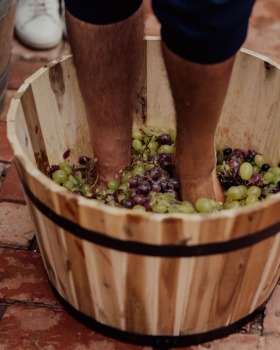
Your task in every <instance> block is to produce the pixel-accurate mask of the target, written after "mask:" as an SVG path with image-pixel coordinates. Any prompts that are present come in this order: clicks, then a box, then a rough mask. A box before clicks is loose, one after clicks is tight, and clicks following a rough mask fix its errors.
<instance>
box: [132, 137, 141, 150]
mask: <svg viewBox="0 0 280 350" xmlns="http://www.w3.org/2000/svg"><path fill="white" fill-rule="evenodd" d="M142 146H143V143H142V142H141V141H140V140H138V139H134V140H133V141H132V148H133V149H135V151H140V150H141V148H142Z"/></svg>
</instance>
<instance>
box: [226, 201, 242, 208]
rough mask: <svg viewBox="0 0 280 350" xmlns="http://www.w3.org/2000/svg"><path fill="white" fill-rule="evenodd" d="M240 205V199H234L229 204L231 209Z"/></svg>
mask: <svg viewBox="0 0 280 350" xmlns="http://www.w3.org/2000/svg"><path fill="white" fill-rule="evenodd" d="M239 207H240V203H239V201H232V202H230V203H229V206H228V208H229V209H234V208H239Z"/></svg>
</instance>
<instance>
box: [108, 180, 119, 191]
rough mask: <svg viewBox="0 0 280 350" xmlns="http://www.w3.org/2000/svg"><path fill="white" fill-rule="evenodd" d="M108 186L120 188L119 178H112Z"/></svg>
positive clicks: (114, 188)
mask: <svg viewBox="0 0 280 350" xmlns="http://www.w3.org/2000/svg"><path fill="white" fill-rule="evenodd" d="M107 187H108V188H110V189H111V190H117V189H118V188H119V183H118V181H117V180H110V181H108V182H107Z"/></svg>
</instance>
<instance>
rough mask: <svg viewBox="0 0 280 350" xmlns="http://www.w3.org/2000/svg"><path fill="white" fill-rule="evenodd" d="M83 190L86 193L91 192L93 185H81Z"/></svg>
mask: <svg viewBox="0 0 280 350" xmlns="http://www.w3.org/2000/svg"><path fill="white" fill-rule="evenodd" d="M81 192H82V193H83V194H84V195H86V193H89V192H91V185H90V184H84V185H83V186H82V187H81Z"/></svg>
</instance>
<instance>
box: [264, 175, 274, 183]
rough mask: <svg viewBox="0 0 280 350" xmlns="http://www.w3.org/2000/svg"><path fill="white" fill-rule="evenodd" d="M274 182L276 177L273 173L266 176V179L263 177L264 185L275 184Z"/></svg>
mask: <svg viewBox="0 0 280 350" xmlns="http://www.w3.org/2000/svg"><path fill="white" fill-rule="evenodd" d="M273 180H274V175H273V173H272V172H267V173H265V174H264V177H263V183H264V184H269V183H271V182H273Z"/></svg>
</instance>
